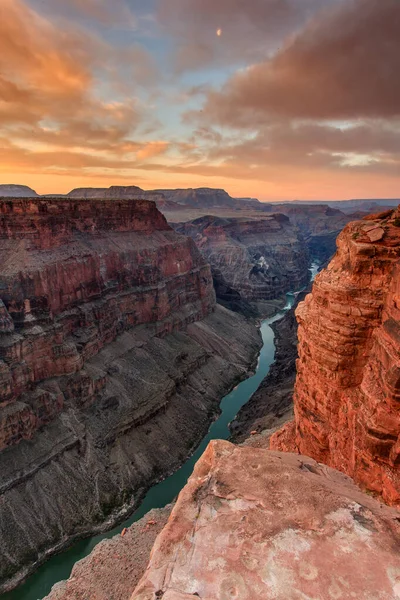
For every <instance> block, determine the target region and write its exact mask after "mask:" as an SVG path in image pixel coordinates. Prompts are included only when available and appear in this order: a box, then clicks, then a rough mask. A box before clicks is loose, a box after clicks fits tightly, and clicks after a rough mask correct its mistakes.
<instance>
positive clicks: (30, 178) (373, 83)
mask: <svg viewBox="0 0 400 600" xmlns="http://www.w3.org/2000/svg"><path fill="white" fill-rule="evenodd" d="M399 32H400V0H112V1H111V0H0V170H1V173H0V183H18V184H24V185H29V186H31V187H33V188H34V189H36V191H37V192H38V193H52V192H53V193H66V192H68V191H69V190H71V189H72V188H76V187H108V186H110V185H138V186H140V187H143V188H144V189H155V188H165V187H167V188H180V187H203V186H207V187H217V188H225V189H226V190H227V191H228V192H229V193H230V194H231V195H233V196H238V197H239V196H240V197H257V198H259V199H260V200H266V201H274V200H275V201H277V200H293V199H310V200H311V199H312V200H318V199H345V198H371V197H374V198H378V197H380V198H382V197H386V198H388V197H399V196H400V185H399V184H400V34H399Z"/></svg>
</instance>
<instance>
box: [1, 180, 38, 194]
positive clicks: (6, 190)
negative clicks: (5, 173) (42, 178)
mask: <svg viewBox="0 0 400 600" xmlns="http://www.w3.org/2000/svg"><path fill="white" fill-rule="evenodd" d="M5 197H11V198H36V197H38V194H37V193H36V192H35V190H33V189H32V188H30V187H28V186H27V185H15V184H5V183H3V184H0V198H5Z"/></svg>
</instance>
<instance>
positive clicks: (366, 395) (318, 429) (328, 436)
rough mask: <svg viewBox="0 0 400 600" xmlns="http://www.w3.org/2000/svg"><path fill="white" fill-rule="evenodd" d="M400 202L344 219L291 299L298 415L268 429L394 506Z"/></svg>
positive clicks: (399, 462)
mask: <svg viewBox="0 0 400 600" xmlns="http://www.w3.org/2000/svg"><path fill="white" fill-rule="evenodd" d="M399 226H400V212H399V210H397V211H391V212H387V213H383V214H381V215H376V216H372V217H369V218H368V219H366V220H363V221H357V222H354V223H351V224H349V225H348V226H347V227H346V228H345V230H344V231H343V232H342V234H341V235H340V236H339V239H338V250H337V253H336V255H335V257H334V259H333V260H332V262H331V263H330V265H329V267H328V268H327V269H325V270H324V271H322V273H321V274H320V275H318V276H317V278H316V281H315V283H314V286H313V291H312V294H310V295H309V296H307V298H306V300H305V302H303V303H302V304H300V305H299V308H298V309H297V319H298V322H299V356H300V358H299V360H298V362H297V379H296V385H295V395H294V402H295V422H294V423H292V424H288V425H287V426H286V427H285V428H284V429H283V430H281V431H280V432H278V433H277V434H276V435H275V436H274V437H273V438H272V442H271V444H272V448H273V449H285V450H295V449H297V450H298V451H299V452H301V453H302V454H306V455H308V456H311V457H312V458H315V459H316V460H318V461H320V462H324V463H326V464H328V465H330V466H332V467H335V468H337V469H340V470H341V471H343V472H345V473H347V474H349V475H350V476H351V477H353V478H354V479H355V480H356V481H357V482H358V483H360V484H361V485H362V486H363V487H364V488H366V489H368V490H371V491H372V492H375V493H377V494H380V495H381V496H382V497H383V499H384V500H385V501H386V502H387V503H388V504H392V505H396V506H400V469H399V466H400V227H399Z"/></svg>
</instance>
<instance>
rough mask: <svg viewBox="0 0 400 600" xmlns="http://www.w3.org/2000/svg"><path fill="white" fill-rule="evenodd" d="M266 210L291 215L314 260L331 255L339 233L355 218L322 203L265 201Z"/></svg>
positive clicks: (323, 259)
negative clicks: (271, 203) (273, 203)
mask: <svg viewBox="0 0 400 600" xmlns="http://www.w3.org/2000/svg"><path fill="white" fill-rule="evenodd" d="M263 210H264V211H268V212H271V211H272V212H279V213H282V214H284V215H286V216H288V217H289V219H290V222H291V223H292V224H293V225H295V226H296V227H297V228H298V230H299V231H300V233H301V234H302V236H303V238H304V240H305V242H306V244H307V247H308V250H309V252H310V256H311V258H312V260H315V261H317V262H318V263H320V264H322V263H324V262H326V261H328V260H330V259H331V258H332V256H333V255H334V254H335V251H336V238H337V236H338V235H339V233H340V232H341V231H342V229H343V228H344V227H345V226H346V225H347V223H349V222H350V221H352V220H353V217H352V216H351V215H347V214H344V213H343V212H342V211H340V210H338V209H336V208H331V207H329V206H325V205H323V204H314V205H313V204H304V205H303V204H292V203H290V202H288V203H286V204H277V205H272V206H271V205H270V206H269V205H268V204H264V205H263Z"/></svg>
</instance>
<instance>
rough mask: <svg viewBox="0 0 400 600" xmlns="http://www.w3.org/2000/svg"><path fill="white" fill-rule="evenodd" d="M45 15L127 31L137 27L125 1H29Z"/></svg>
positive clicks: (133, 15)
mask: <svg viewBox="0 0 400 600" xmlns="http://www.w3.org/2000/svg"><path fill="white" fill-rule="evenodd" d="M31 2H32V3H34V4H36V5H37V6H38V7H40V8H41V10H43V9H45V11H46V14H51V15H55V16H63V17H65V18H68V19H73V18H75V17H81V18H85V19H87V20H89V21H91V22H95V23H98V24H100V25H104V26H107V27H113V26H120V27H124V28H129V29H135V28H136V27H137V19H136V17H135V14H134V13H133V11H132V10H131V8H130V6H129V3H128V2H127V1H126V0H113V1H112V2H110V1H109V0H68V2H65V1H64V0H40V4H39V2H38V0H31Z"/></svg>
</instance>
